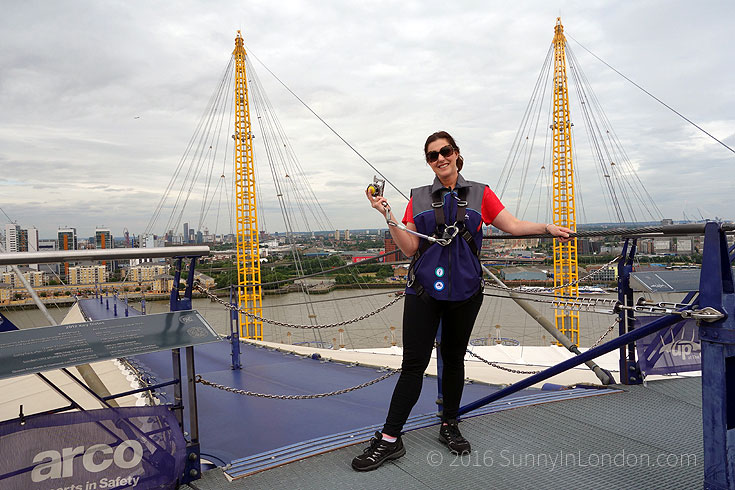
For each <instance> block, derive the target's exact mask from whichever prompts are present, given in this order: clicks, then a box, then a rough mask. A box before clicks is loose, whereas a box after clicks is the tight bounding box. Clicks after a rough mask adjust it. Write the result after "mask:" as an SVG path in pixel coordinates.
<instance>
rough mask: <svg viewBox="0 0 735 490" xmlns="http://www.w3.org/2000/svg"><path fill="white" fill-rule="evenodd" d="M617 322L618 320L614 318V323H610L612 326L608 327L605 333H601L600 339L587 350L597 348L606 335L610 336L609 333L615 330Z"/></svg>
mask: <svg viewBox="0 0 735 490" xmlns="http://www.w3.org/2000/svg"><path fill="white" fill-rule="evenodd" d="M618 321H619V319H618V318H616V319H615V321H614V322H612V325H610V326H609V327H608V329H607V330H606V331H605V333H603V334H602V336H600V338H599V339H597V342H595V343H594V344H592V345H591V346H590V347H589V348H590V349H594V348H595V347H597V346H598V345H600V343H602V339H604V338H605V337H607V336H608V334H610V332H612V330H613V328H615V325H617V324H618Z"/></svg>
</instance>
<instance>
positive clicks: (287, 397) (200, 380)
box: [194, 369, 401, 400]
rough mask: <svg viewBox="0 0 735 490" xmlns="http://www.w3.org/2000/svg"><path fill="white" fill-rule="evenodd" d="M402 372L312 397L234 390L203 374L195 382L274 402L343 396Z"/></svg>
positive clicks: (195, 378) (387, 374)
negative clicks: (204, 376) (205, 377)
mask: <svg viewBox="0 0 735 490" xmlns="http://www.w3.org/2000/svg"><path fill="white" fill-rule="evenodd" d="M400 371H401V370H400V369H396V370H391V371H388V372H387V373H385V374H384V375H382V376H380V377H379V378H375V379H373V380H370V381H367V382H365V383H362V384H359V385H356V386H352V387H350V388H344V389H342V390H337V391H329V392H327V393H314V394H311V395H274V394H272V393H258V392H255V391H248V390H241V389H238V388H232V387H231V386H225V385H221V384H219V383H215V382H213V381H208V380H206V379H204V378H202V375H201V374H197V375H196V376H195V377H194V381H195V382H196V383H200V384H203V385H205V386H211V387H212V388H217V389H218V390H222V391H226V392H228V393H234V394H236V395H244V396H254V397H258V398H270V399H272V400H312V399H315V398H326V397H328V396H335V395H343V394H345V393H349V392H351V391H355V390H359V389H361V388H365V387H367V386H370V385H374V384H375V383H378V382H380V381H383V380H385V379H388V378H390V377H391V376H393V375H394V374H396V373H399V372H400Z"/></svg>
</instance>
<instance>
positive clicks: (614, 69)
mask: <svg viewBox="0 0 735 490" xmlns="http://www.w3.org/2000/svg"><path fill="white" fill-rule="evenodd" d="M566 35H567V37H569V38H571V39H572V40H573V41H574V42H575V43H577V44H579V45H580V46H581V47H582V49H584V50H585V51H587V52H588V53H589V54H591V55H592V56H594V57H595V58H597V59H598V60H599V61H600V62H602V64H604V65H605V66H607V67H608V68H610V69H611V70H612V71H614V72H615V73H617V74H618V75H620V76H621V77H623V78H625V79H626V80H627V81H629V82H630V83H632V84H633V85H635V86H636V87H637V88H638V89H640V90H641V91H643V92H644V93H645V94H646V95H648V96H649V97H651V98H652V99H654V100H655V101H656V102H658V103H659V104H661V105H662V106H664V107H666V108H667V109H668V110H670V111H671V112H673V113H674V114H676V115H677V116H679V117H680V118H682V119H684V120H685V121H686V122H688V123H689V124H691V125H692V126H694V127H695V128H697V129H698V130H700V131H701V132H703V133H704V134H706V135H707V136H709V137H710V138H712V139H713V140H715V141H716V142H718V143H719V144H721V145H722V146H724V147H725V148H727V149H728V150H730V151H731V152H733V153H735V150H734V149H732V148H731V147H729V146H728V145H726V144H725V143H723V142H722V141H720V140H719V139H717V138H715V137H714V136H713V135H712V134H710V133H708V132H707V131H706V130H705V129H704V128H702V127H701V126H699V125H698V124H696V123H695V122H694V121H692V120H691V119H689V118H688V117H686V116H684V115H683V114H682V113H681V112H679V111H677V110H676V109H674V108H673V107H671V106H670V105H668V104H667V103H666V102H664V101H663V100H661V99H659V98H658V97H656V96H655V95H653V94H652V93H651V92H649V91H648V90H646V89H644V88H643V87H641V86H640V85H638V84H637V83H635V82H634V81H633V80H631V79H630V78H628V77H627V76H625V75H624V74H622V73H621V72H620V71H619V70H617V69H616V68H614V67H613V66H612V65H610V64H609V63H608V62H607V61H605V60H603V59H602V58H600V57H599V56H597V55H596V54H595V53H593V52H592V51H590V50H589V49H587V48H586V47H585V46H584V45H583V44H582V43H580V42H579V41H577V40H576V39H574V38H573V37H572V36H570V35H569V34H568V33H567V34H566Z"/></svg>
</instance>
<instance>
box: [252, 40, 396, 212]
mask: <svg viewBox="0 0 735 490" xmlns="http://www.w3.org/2000/svg"><path fill="white" fill-rule="evenodd" d="M248 53H250V55H251V56H252V57H253V58H255V59H256V60H258V62H259V63H260V64H261V65H263V68H265V69H266V70H267V71H268V73H270V74H271V75H272V76H273V78H275V79H276V80H277V81H278V83H280V84H281V85H283V88H285V89H286V90H287V91H288V92H289V93H290V94H291V95H293V96H294V97H295V98H296V100H298V101H299V102H301V104H302V105H303V106H304V107H306V109H308V111H309V112H311V113H312V114H314V116H315V117H316V118H317V119H319V121H320V122H321V123H322V124H324V125H325V126H326V127H327V128H328V129H329V130H330V131H331V132H332V133H334V135H335V136H337V138H339V139H340V140H342V142H343V143H344V144H345V145H347V146H348V147H349V149H350V150H352V151H353V152H354V153H355V154H356V155H357V156H358V157H360V158H361V159H362V161H364V162H365V163H367V164H368V165H369V166H370V168H372V169H373V170H375V171H376V172H377V173H378V175H380V176H381V177H382V178H383V179H384V180H385V181H386V182H388V183H389V184H390V185H391V187H393V189H395V190H396V191H397V192H398V193H399V194H400V195H402V196H403V197H404V198H406V200H407V201H408V196H406V194H404V193H403V192H401V190H400V189H399V188H398V187H396V185H395V184H393V182H391V181H390V180H389V179H388V178H387V177H386V176H385V175H383V173H382V172H381V171H380V170H378V169H377V168H375V166H374V165H373V164H372V163H370V162H369V161H368V159H367V158H365V157H364V156H362V153H360V152H359V151H357V149H356V148H355V147H354V146H352V145H351V144H350V143H349V142H348V141H347V140H346V139H344V138H343V137H342V135H341V134H339V133H338V132H337V130H335V129H334V128H333V127H332V126H330V125H329V124H328V123H327V121H325V120H324V119H323V118H322V117H321V116H320V115H319V114H317V113H316V112H315V111H314V109H312V108H311V107H310V106H309V104H307V103H306V102H304V101H303V99H302V98H301V97H299V96H298V95H296V93H295V92H294V91H293V90H291V89H290V88H289V87H288V85H286V84H285V83H284V82H283V81H282V80H281V79H280V78H278V76H276V74H275V73H273V72H272V71H271V69H270V68H268V67H267V66H266V64H265V63H263V61H262V60H261V59H260V58H258V57H257V56H256V55H255V54H254V53H253V52H252V51H251V50H250V49H248Z"/></svg>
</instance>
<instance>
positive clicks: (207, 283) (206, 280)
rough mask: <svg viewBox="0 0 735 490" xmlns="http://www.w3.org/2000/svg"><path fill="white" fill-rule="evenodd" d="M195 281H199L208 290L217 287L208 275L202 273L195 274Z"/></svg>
mask: <svg viewBox="0 0 735 490" xmlns="http://www.w3.org/2000/svg"><path fill="white" fill-rule="evenodd" d="M194 279H195V280H197V281H199V284H201V285H202V286H203V287H205V288H207V289H209V288H213V287H214V286H215V281H214V279H213V278H211V277H209V276H208V275H206V274H202V273H201V272H195V273H194Z"/></svg>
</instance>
